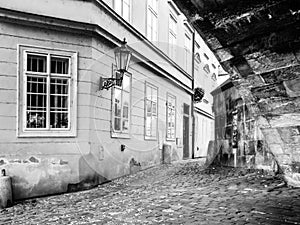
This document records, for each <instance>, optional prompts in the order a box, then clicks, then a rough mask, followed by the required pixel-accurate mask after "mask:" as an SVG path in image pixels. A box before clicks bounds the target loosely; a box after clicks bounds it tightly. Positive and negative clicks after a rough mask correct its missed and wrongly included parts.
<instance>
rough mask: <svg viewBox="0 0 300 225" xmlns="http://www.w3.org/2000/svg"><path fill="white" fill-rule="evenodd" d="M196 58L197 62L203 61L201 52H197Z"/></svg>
mask: <svg viewBox="0 0 300 225" xmlns="http://www.w3.org/2000/svg"><path fill="white" fill-rule="evenodd" d="M195 60H196V62H197V63H201V58H200V54H199V53H196V54H195Z"/></svg>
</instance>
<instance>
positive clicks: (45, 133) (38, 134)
mask: <svg viewBox="0 0 300 225" xmlns="http://www.w3.org/2000/svg"><path fill="white" fill-rule="evenodd" d="M17 136H18V137H19V138H23V137H24V138H27V137H28V138H34V137H51V138H52V137H76V136H77V135H76V132H75V131H22V132H20V133H18V135H17Z"/></svg>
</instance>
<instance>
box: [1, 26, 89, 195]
mask: <svg viewBox="0 0 300 225" xmlns="http://www.w3.org/2000/svg"><path fill="white" fill-rule="evenodd" d="M0 29H1V32H0V36H1V40H0V67H1V72H0V85H1V87H0V92H1V93H0V96H1V97H0V104H1V106H0V121H1V127H0V167H1V168H5V169H6V170H7V174H8V175H10V176H11V177H12V179H13V190H14V198H15V199H19V198H24V197H33V196H37V195H45V194H52V193H59V192H65V191H67V190H68V186H70V185H71V184H76V183H79V182H80V179H79V174H80V173H81V172H82V171H80V168H79V166H80V165H79V161H80V159H81V158H82V156H83V155H85V154H88V153H89V151H90V144H89V142H88V137H89V126H88V123H86V116H85V114H86V113H88V112H89V108H86V107H85V105H84V102H85V101H86V99H85V96H84V95H83V94H82V93H83V91H82V90H83V89H86V86H85V82H84V81H85V80H86V79H87V78H88V79H89V77H90V72H89V70H87V67H88V66H87V65H88V64H89V61H90V59H91V53H92V51H91V47H90V45H91V38H89V37H84V36H81V35H70V34H68V33H65V32H57V31H49V30H47V29H37V28H32V27H23V26H19V25H17V24H10V23H4V22H3V23H2V22H1V26H0ZM18 44H24V45H33V46H43V47H48V48H53V49H68V50H72V51H78V53H79V59H78V80H79V82H78V95H77V96H78V106H77V111H78V119H77V122H78V124H77V137H76V138H40V137H39V138H21V137H17V131H16V129H17V123H18V120H17V115H18V112H17V104H18V103H19V102H18V93H17V84H18V77H17V73H18V64H17V58H18V52H17V46H18Z"/></svg>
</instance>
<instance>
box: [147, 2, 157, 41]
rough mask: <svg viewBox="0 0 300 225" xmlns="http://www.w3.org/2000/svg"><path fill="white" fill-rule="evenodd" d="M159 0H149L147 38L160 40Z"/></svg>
mask: <svg viewBox="0 0 300 225" xmlns="http://www.w3.org/2000/svg"><path fill="white" fill-rule="evenodd" d="M157 4H158V1H157V0H148V5H147V38H148V39H149V40H150V41H157V40H158V28H157V27H158V6H157Z"/></svg>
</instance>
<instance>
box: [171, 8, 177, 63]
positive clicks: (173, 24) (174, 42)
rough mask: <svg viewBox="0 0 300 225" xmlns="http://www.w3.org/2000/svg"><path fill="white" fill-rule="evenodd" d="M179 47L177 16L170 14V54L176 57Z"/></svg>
mask: <svg viewBox="0 0 300 225" xmlns="http://www.w3.org/2000/svg"><path fill="white" fill-rule="evenodd" d="M176 48H177V21H176V19H175V17H174V16H173V15H172V14H170V16H169V55H170V57H171V58H173V59H175V58H176Z"/></svg>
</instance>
